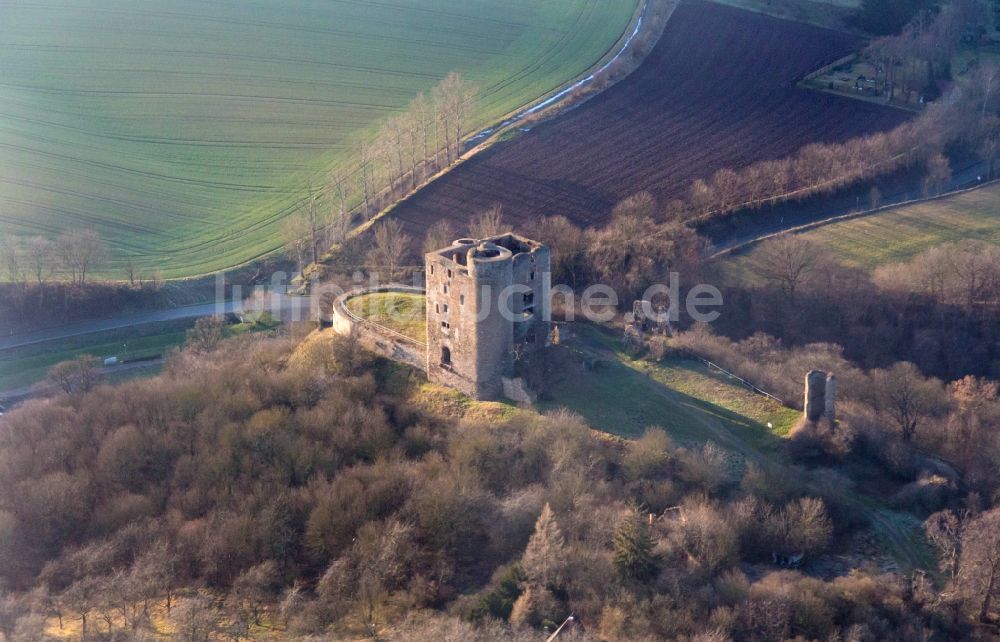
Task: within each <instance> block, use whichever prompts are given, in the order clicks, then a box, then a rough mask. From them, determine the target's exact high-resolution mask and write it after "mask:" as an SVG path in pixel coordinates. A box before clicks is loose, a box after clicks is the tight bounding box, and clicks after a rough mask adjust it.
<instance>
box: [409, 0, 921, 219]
mask: <svg viewBox="0 0 1000 642" xmlns="http://www.w3.org/2000/svg"><path fill="white" fill-rule="evenodd" d="M860 45H861V42H860V41H859V40H858V39H856V38H854V37H852V36H850V35H846V34H842V33H838V32H834V31H828V30H824V29H819V28H816V27H812V26H809V25H805V24H799V23H794V22H788V21H783V20H778V19H775V18H771V17H768V16H764V15H760V14H756V13H751V12H748V11H743V10H740V9H734V8H731V7H727V6H723V5H717V4H713V3H710V2H704V1H702V0H682V2H681V4H680V6H679V7H678V8H677V10H676V11H675V13H674V15H673V17H672V18H671V19H670V22H669V23H668V24H667V27H666V30H665V32H664V34H663V37H662V38H661V40H660V42H659V44H658V45H657V47H656V48H655V49H654V51H653V52H652V54H651V55H650V56H649V57H648V58H647V59H646V61H645V62H644V63H643V64H642V66H641V67H640V68H639V69H638V70H637V71H635V72H634V73H633V74H632V75H630V76H629V77H628V78H626V79H625V80H624V81H622V82H620V83H619V84H617V85H615V86H614V87H612V88H611V89H609V90H608V91H606V92H604V93H602V94H600V95H598V96H597V97H595V98H594V99H592V100H590V101H588V102H586V103H584V104H583V105H582V106H581V107H579V108H577V109H574V110H572V111H570V112H568V113H566V114H564V115H562V116H560V117H558V118H555V119H553V120H552V121H549V122H547V123H545V124H542V125H540V126H538V127H536V128H535V129H533V130H532V131H530V132H528V133H525V134H522V135H520V136H517V137H516V138H514V139H512V140H510V141H507V142H505V143H501V144H498V145H495V146H494V147H493V148H491V149H489V150H487V151H486V152H483V153H482V154H480V155H478V156H476V157H474V158H473V159H471V160H470V161H468V162H466V163H464V164H463V165H462V166H460V167H458V168H456V169H455V170H454V171H452V172H451V173H450V174H448V175H447V176H444V177H443V178H441V179H440V180H438V181H436V182H435V183H433V184H432V185H430V186H428V187H427V188H426V189H424V190H422V191H421V192H419V193H418V194H416V195H415V196H414V197H413V198H411V199H409V200H408V201H406V202H404V203H402V204H400V206H399V207H398V208H397V210H396V211H395V213H394V214H393V216H396V217H398V218H399V219H400V220H402V221H403V222H404V223H405V224H406V227H407V228H408V230H409V231H410V233H411V234H413V235H414V236H416V237H418V238H422V236H423V233H424V231H425V230H426V229H427V226H428V225H429V224H430V223H432V222H434V221H437V220H439V219H442V218H450V219H453V220H454V222H455V225H456V227H457V228H458V229H459V230H461V229H463V228H464V226H465V223H466V221H468V219H469V216H470V215H471V214H474V213H475V212H477V211H480V210H482V209H485V208H487V207H489V206H490V205H492V204H494V203H497V202H500V203H502V204H503V207H504V218H505V219H506V220H507V222H509V223H512V224H513V225H514V226H517V225H518V224H519V223H521V222H523V221H525V220H530V219H532V218H535V217H538V216H540V215H552V214H562V215H565V216H567V217H569V218H571V219H573V220H574V221H576V222H577V223H579V224H581V225H591V224H596V223H600V222H601V221H603V220H604V219H605V218H606V217H607V216H608V214H609V212H610V210H611V208H612V207H613V205H614V203H616V202H617V201H619V200H621V199H622V198H625V197H626V196H629V195H631V194H634V193H635V192H637V191H641V190H649V191H651V192H652V193H653V194H654V195H655V196H656V197H657V198H659V199H660V200H661V201H664V200H667V199H671V198H677V197H681V196H683V195H684V194H686V192H687V190H688V189H689V187H690V185H691V182H692V181H694V180H695V179H697V178H708V177H709V176H711V174H712V173H713V172H715V171H716V170H718V169H721V168H724V167H733V168H735V167H741V166H744V165H746V164H749V163H752V162H754V161H759V160H766V159H773V158H781V157H784V156H786V155H789V154H791V153H793V152H795V151H796V150H798V149H799V148H800V147H802V146H804V145H806V144H808V143H812V142H833V141H842V140H846V139H848V138H852V137H854V136H858V135H862V134H866V133H870V132H874V131H879V130H885V129H889V128H891V127H893V126H895V125H896V124H898V123H900V122H902V121H903V120H904V119H905V118H906V114H905V113H903V112H900V111H896V110H893V109H889V108H883V107H879V106H877V105H871V104H868V103H864V102H861V101H854V100H851V99H847V98H841V97H837V96H832V95H827V94H823V93H817V92H811V91H807V90H803V89H799V88H797V87H796V82H797V81H798V80H799V79H801V78H802V77H803V76H805V75H806V74H808V73H809V72H811V71H814V70H816V69H818V68H819V67H821V66H823V65H824V64H828V63H829V62H832V61H834V60H836V59H838V58H840V57H841V56H844V55H846V54H847V53H849V52H850V51H852V50H854V49H856V48H858V47H859V46H860Z"/></svg>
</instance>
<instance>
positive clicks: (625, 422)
mask: <svg viewBox="0 0 1000 642" xmlns="http://www.w3.org/2000/svg"><path fill="white" fill-rule="evenodd" d="M574 330H576V331H579V333H580V337H579V338H577V339H575V340H573V341H572V343H571V345H572V348H569V347H561V348H559V349H574V350H579V351H581V352H583V353H585V354H586V355H587V356H588V357H590V358H591V359H592V360H593V361H594V363H595V365H594V367H593V368H592V369H589V370H580V371H575V372H573V373H571V374H569V375H567V376H566V377H565V378H563V379H562V380H561V381H559V382H558V384H557V386H556V389H555V390H554V391H553V393H552V395H551V396H552V399H551V401H548V402H544V403H542V404H541V406H542V407H543V408H544V409H553V408H557V407H566V408H569V409H570V410H573V411H575V412H578V413H580V414H581V415H582V416H583V417H585V418H586V419H587V422H588V423H589V424H590V425H591V426H593V427H594V428H597V429H599V430H604V431H607V432H609V433H612V434H615V435H619V436H622V437H637V436H639V435H641V434H642V432H643V431H644V430H645V428H646V427H647V426H661V427H662V428H664V429H665V430H667V432H668V433H670V435H671V437H673V438H674V439H675V440H676V441H678V442H681V443H688V444H701V443H704V442H705V441H717V442H720V443H723V444H725V443H727V442H731V441H732V440H737V441H739V442H741V443H745V444H749V445H751V446H752V447H753V448H755V449H763V450H767V449H769V448H771V447H773V446H774V445H775V443H776V440H777V439H778V438H780V437H782V436H784V435H786V434H787V433H788V431H789V430H790V429H791V427H792V425H793V424H794V423H795V421H796V420H797V419H798V414H799V413H798V412H797V411H795V410H792V409H790V408H785V407H783V406H781V405H780V404H778V403H777V402H774V401H771V400H769V399H767V398H765V397H761V396H760V395H757V394H755V393H753V392H750V391H749V390H746V389H745V388H742V387H741V386H738V385H736V384H734V383H733V382H731V381H729V380H727V379H725V378H723V377H722V376H721V375H718V374H716V373H713V372H710V371H709V370H708V369H707V368H705V367H704V366H703V365H702V364H701V363H700V362H697V361H690V360H685V359H670V360H667V361H664V362H661V363H652V362H649V361H646V360H643V359H634V358H632V357H631V356H629V355H628V354H627V353H625V352H624V351H623V349H622V348H621V345H620V344H619V342H618V341H616V340H615V339H614V338H613V337H611V336H610V335H608V334H607V333H606V332H604V331H602V330H598V329H596V328H592V327H589V326H584V325H578V326H576V327H575V328H574ZM768 423H771V424H772V428H771V429H768V427H767V424H768Z"/></svg>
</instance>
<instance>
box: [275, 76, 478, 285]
mask: <svg viewBox="0 0 1000 642" xmlns="http://www.w3.org/2000/svg"><path fill="white" fill-rule="evenodd" d="M475 110H476V88H475V87H474V86H473V85H471V84H469V83H468V82H467V81H465V80H464V79H463V78H462V76H461V75H459V74H458V73H455V72H452V73H450V74H448V75H447V76H446V77H445V78H444V79H443V80H442V81H441V82H440V83H438V85H437V86H436V87H434V88H433V89H432V90H431V92H430V94H429V95H428V94H425V93H420V94H418V95H417V97H416V98H414V100H413V101H412V102H411V103H410V105H409V106H408V107H407V109H406V110H405V111H403V112H402V113H399V114H396V115H394V116H392V117H390V118H388V119H387V120H386V121H385V122H383V123H382V125H381V127H380V128H379V130H378V134H377V135H376V136H375V138H374V140H366V141H363V142H362V143H360V144H359V145H358V147H357V149H356V152H355V154H354V156H353V158H352V160H351V161H350V162H348V163H346V164H342V165H339V166H337V167H335V168H334V169H333V170H331V171H330V172H329V174H328V175H327V178H326V184H325V185H324V186H323V187H322V188H320V189H316V190H314V189H312V188H311V187H310V189H309V196H308V197H307V198H306V200H305V202H304V203H303V205H302V207H301V208H300V211H299V213H297V214H295V215H293V216H292V217H290V218H289V219H288V221H287V222H286V224H285V234H284V236H285V240H286V245H287V248H288V250H289V253H290V254H291V256H292V258H293V259H294V260H296V261H297V263H298V264H299V265H300V266H301V267H300V271H301V270H304V267H305V265H307V264H308V263H316V262H317V261H318V260H319V259H320V257H321V256H322V253H323V251H324V248H326V247H328V246H330V245H332V244H337V243H342V242H343V241H344V240H345V239H346V238H347V236H348V234H349V233H350V231H351V229H352V228H353V227H354V224H355V222H356V218H360V219H361V220H368V219H370V218H371V217H372V216H374V215H375V214H377V213H378V212H379V211H381V210H382V209H384V208H385V207H386V206H387V205H388V204H390V203H393V202H395V201H397V200H399V199H400V198H402V197H403V196H405V195H406V194H407V193H409V192H410V191H411V190H413V189H414V188H415V187H417V186H418V185H420V184H421V183H423V182H424V181H426V180H427V179H428V178H430V177H431V176H433V175H434V174H436V173H437V172H439V171H441V170H442V169H444V168H446V167H448V166H450V165H452V164H453V163H455V162H456V161H457V160H458V159H459V157H460V156H461V155H462V144H463V143H462V139H463V136H464V135H465V134H466V133H467V132H468V129H469V126H470V123H471V118H472V115H473V114H474V113H475Z"/></svg>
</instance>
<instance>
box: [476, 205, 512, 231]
mask: <svg viewBox="0 0 1000 642" xmlns="http://www.w3.org/2000/svg"><path fill="white" fill-rule="evenodd" d="M504 228H505V226H504V222H503V205H501V204H500V203H496V204H494V205H493V206H491V207H490V208H489V209H486V210H484V211H482V212H480V213H479V214H477V215H476V216H474V217H473V218H472V220H471V221H469V234H470V235H471V236H472V237H473V238H477V239H484V238H487V237H489V236H496V235H497V234H502V233H503V232H504V231H506V230H505V229H504Z"/></svg>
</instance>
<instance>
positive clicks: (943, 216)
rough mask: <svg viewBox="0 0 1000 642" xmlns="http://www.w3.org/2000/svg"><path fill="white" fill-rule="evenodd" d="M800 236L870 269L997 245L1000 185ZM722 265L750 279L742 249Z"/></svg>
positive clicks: (999, 237) (729, 273) (733, 274)
mask: <svg viewBox="0 0 1000 642" xmlns="http://www.w3.org/2000/svg"><path fill="white" fill-rule="evenodd" d="M800 235H801V236H802V237H803V238H807V239H809V240H811V241H815V242H816V243H820V244H822V245H824V246H826V247H827V248H828V249H829V250H830V251H831V252H833V253H834V255H836V256H837V257H838V258H839V259H840V260H841V261H843V262H844V263H847V264H849V265H854V266H857V267H860V268H864V269H868V270H872V269H874V268H876V267H878V266H880V265H884V264H886V263H897V262H901V261H908V260H910V259H912V258H913V257H915V256H917V255H918V254H920V253H921V252H924V251H926V250H928V249H930V248H931V247H933V246H935V245H939V244H941V243H946V242H954V241H961V240H964V239H975V240H980V241H987V242H990V243H996V244H998V245H1000V185H989V186H987V187H982V188H980V189H977V190H973V191H971V192H965V193H963V194H957V195H955V196H950V197H947V198H943V199H938V200H936V201H930V202H927V203H918V204H916V205H908V206H905V207H898V208H895V209H891V210H887V211H884V212H880V213H878V214H872V215H870V216H864V217H860V218H854V219H848V220H845V221H837V222H834V223H829V224H827V225H823V226H821V227H817V228H814V229H811V230H808V231H805V232H800ZM721 267H722V269H723V273H724V274H725V275H726V276H728V277H729V278H734V279H747V278H751V275H750V274H749V272H748V270H747V252H745V251H744V252H740V253H739V254H735V255H730V256H727V257H725V258H723V259H722V264H721Z"/></svg>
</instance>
